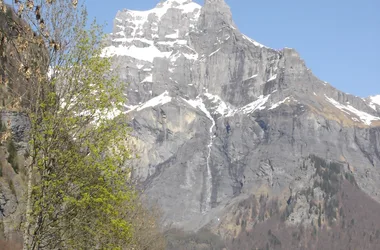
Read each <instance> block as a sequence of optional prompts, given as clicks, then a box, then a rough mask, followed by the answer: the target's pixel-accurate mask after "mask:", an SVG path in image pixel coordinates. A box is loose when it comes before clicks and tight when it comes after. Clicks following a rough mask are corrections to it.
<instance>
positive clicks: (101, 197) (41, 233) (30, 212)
mask: <svg viewBox="0 0 380 250" xmlns="http://www.w3.org/2000/svg"><path fill="white" fill-rule="evenodd" d="M12 7H13V9H14V12H12V13H17V15H18V16H19V17H20V18H22V19H21V21H17V20H18V19H17V18H15V17H14V14H12V13H10V14H9V15H8V16H9V18H8V16H7V17H6V22H7V25H8V26H7V27H11V30H15V32H13V33H12V32H10V33H7V32H5V31H4V29H3V30H0V34H1V38H2V40H3V41H4V40H6V42H7V43H2V44H0V49H2V51H4V48H6V49H7V51H14V52H15V54H16V56H13V57H12V58H10V59H11V60H12V62H13V64H12V65H13V68H12V67H11V70H9V67H8V68H7V69H5V66H4V65H5V64H3V71H2V72H3V75H5V77H4V79H6V80H7V81H8V82H14V81H12V80H15V79H16V76H17V77H18V78H20V77H21V78H22V80H23V81H24V82H25V83H27V84H28V88H26V90H24V91H22V92H17V93H14V94H15V97H17V98H15V99H16V100H18V105H13V107H14V106H16V107H18V108H19V109H21V110H22V111H24V112H26V113H27V114H28V115H29V117H30V120H31V125H32V126H31V131H30V149H29V152H28V155H30V158H31V164H30V165H29V166H27V169H26V173H27V191H26V198H25V203H26V205H25V207H26V209H25V221H24V223H23V227H24V242H23V244H24V245H23V249H25V250H26V249H164V240H163V239H162V237H161V235H160V234H159V233H158V228H157V221H156V220H155V219H154V216H153V214H152V213H151V212H149V211H148V210H146V209H145V208H144V207H143V205H142V204H141V203H140V201H139V196H138V193H137V192H136V191H135V190H134V188H133V185H132V184H131V183H130V181H131V180H130V172H129V169H128V168H127V167H126V166H125V163H126V160H127V159H128V158H130V152H129V151H128V148H129V147H128V140H126V139H127V136H128V133H129V129H128V128H127V126H125V124H124V119H123V118H124V115H123V114H121V112H120V110H121V108H122V103H123V101H124V100H123V96H122V91H120V85H121V84H120V82H118V80H117V78H116V77H115V76H114V75H113V74H112V69H111V61H110V59H109V58H105V57H102V56H101V51H102V44H101V41H102V38H103V36H102V32H101V27H99V26H98V25H96V24H95V23H94V24H92V25H91V27H90V28H89V29H87V28H86V27H87V19H86V16H87V14H86V11H85V9H84V7H83V6H82V5H80V4H78V1H75V0H73V1H71V0H70V1H69V0H60V1H54V0H46V1H42V0H41V1H33V0H24V1H21V0H19V1H14V3H13V6H12ZM0 10H3V12H4V13H8V12H9V6H8V7H7V6H6V5H5V4H4V3H3V2H2V1H1V0H0ZM15 20H16V21H15ZM9 42H11V43H10V44H11V45H12V48H9V45H8V44H9ZM26 52H27V53H26ZM22 53H24V54H22ZM3 55H5V54H4V53H3ZM5 56H7V55H5ZM14 65H17V66H14ZM15 71H17V72H18V74H15V73H14V72H15ZM10 92H12V91H10ZM143 236H144V237H143Z"/></svg>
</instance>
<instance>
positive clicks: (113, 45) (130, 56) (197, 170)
mask: <svg viewBox="0 0 380 250" xmlns="http://www.w3.org/2000/svg"><path fill="white" fill-rule="evenodd" d="M104 55H105V56H112V57H113V61H114V67H115V70H117V71H118V73H119V75H120V76H121V78H122V79H123V80H125V81H126V82H128V83H130V84H129V85H128V87H127V88H126V89H125V90H124V91H125V94H126V96H127V97H128V101H127V103H126V108H127V112H128V114H129V121H128V122H129V124H130V125H131V126H132V127H133V129H134V131H133V135H134V141H135V144H136V151H137V152H138V154H139V155H140V156H141V158H139V159H136V160H133V161H132V165H133V167H134V169H135V171H134V175H135V177H136V178H138V179H139V180H140V182H141V183H142V184H143V186H144V189H145V194H146V196H147V198H148V200H150V201H151V202H153V203H158V204H159V205H160V206H161V207H162V209H163V212H164V221H165V223H166V224H170V225H172V226H177V227H182V228H184V229H186V230H197V229H199V228H202V227H204V226H205V225H209V226H211V228H219V229H220V230H225V231H226V232H228V231H229V230H231V228H230V227H228V226H227V225H226V226H225V227H224V228H223V227H221V226H220V225H224V224H223V221H228V218H229V217H230V210H229V209H228V207H229V206H232V205H234V204H237V202H240V201H241V200H244V199H246V198H247V197H250V196H251V195H255V197H260V195H261V194H263V195H265V196H268V197H269V199H276V200H278V204H279V210H280V211H282V210H283V209H285V208H286V203H287V201H289V197H293V196H295V195H297V194H299V193H300V192H302V191H303V190H307V189H308V188H313V187H310V183H311V185H312V183H314V181H315V180H316V178H317V177H316V176H315V168H314V167H308V168H306V169H305V168H304V166H305V162H307V161H308V159H309V158H310V156H311V155H314V156H316V157H319V158H321V159H325V160H326V161H327V162H333V163H334V162H335V163H339V164H341V165H342V172H343V173H344V172H347V173H350V174H352V176H353V178H354V179H355V180H356V182H357V185H358V187H359V188H360V190H362V191H363V192H364V193H366V194H367V195H368V197H371V198H369V199H374V200H376V201H379V200H380V198H379V194H380V192H379V191H380V184H379V183H380V182H378V180H379V175H380V171H379V170H380V150H379V149H380V127H379V126H380V106H379V104H376V102H377V101H376V100H377V99H376V98H375V97H372V98H367V99H362V98H359V97H356V96H353V95H349V94H345V93H343V92H341V91H339V90H337V89H335V88H334V87H332V86H331V85H329V84H328V83H326V82H324V81H321V80H319V79H318V78H317V77H316V76H314V75H313V73H312V72H311V70H310V69H308V68H307V66H306V64H305V62H304V61H303V60H302V58H301V57H300V55H299V54H298V53H297V52H296V51H295V50H294V49H290V48H284V49H282V50H274V49H271V48H268V47H265V46H264V45H261V44H259V43H257V42H256V41H254V40H252V39H250V38H248V37H247V36H245V35H244V34H242V33H241V32H240V31H239V30H238V29H237V27H236V26H235V24H234V23H233V21H232V15H231V12H230V9H229V7H228V6H227V5H226V3H225V2H224V1H222V0H208V1H205V4H204V6H203V7H201V6H199V5H198V4H196V3H194V2H191V1H183V0H182V1H180V0H177V1H175V0H169V1H164V2H161V3H159V4H158V5H157V7H156V8H155V9H153V10H150V11H130V10H123V11H120V12H118V13H117V16H116V18H115V21H114V31H113V33H112V34H110V35H109V37H108V39H107V47H106V49H105V50H104ZM306 165H307V164H306ZM310 166H312V165H310ZM316 192H317V193H318V190H317V191H316ZM319 195H321V197H322V198H321V199H322V200H323V199H325V198H324V197H323V196H324V195H325V192H323V191H320V192H319ZM296 202H297V203H298V204H299V206H301V205H302V206H306V205H305V204H308V203H309V201H307V200H306V201H302V199H298V200H296ZM376 204H377V203H376ZM302 206H301V207H302ZM303 211H304V210H302V209H296V213H295V214H293V215H292V216H291V218H293V222H294V223H293V224H305V221H308V223H310V218H309V217H310V214H309V212H308V210H307V211H306V210H305V211H306V212H303ZM287 220H288V219H287Z"/></svg>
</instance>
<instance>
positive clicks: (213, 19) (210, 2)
mask: <svg viewBox="0 0 380 250" xmlns="http://www.w3.org/2000/svg"><path fill="white" fill-rule="evenodd" d="M226 25H231V26H233V27H235V28H236V26H235V24H234V22H233V20H232V13H231V10H230V7H229V6H228V5H227V4H226V2H225V1H224V0H205V4H204V6H203V8H202V12H201V18H200V21H199V23H198V26H199V27H200V28H203V29H219V28H221V27H223V26H226Z"/></svg>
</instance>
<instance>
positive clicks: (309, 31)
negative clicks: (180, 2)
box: [87, 0, 380, 97]
mask: <svg viewBox="0 0 380 250" xmlns="http://www.w3.org/2000/svg"><path fill="white" fill-rule="evenodd" d="M193 1H195V2H197V3H199V4H201V5H203V0H193ZM158 2H159V0H108V1H105V0H87V7H88V12H89V15H90V17H96V18H97V20H98V21H100V22H101V23H104V22H107V23H108V26H106V32H107V33H108V32H111V30H112V21H113V19H114V17H115V15H116V12H117V11H118V10H121V9H134V10H147V9H151V8H153V7H154V6H155V5H156V4H157V3H158ZM226 2H227V4H228V5H229V6H230V7H231V10H232V15H233V18H234V21H235V23H236V25H237V26H238V28H239V29H240V31H241V32H243V33H244V34H246V35H248V36H249V37H251V38H252V39H254V40H256V41H258V42H260V43H262V44H264V45H266V46H269V47H272V48H275V49H281V48H283V47H290V48H295V49H296V50H297V51H298V52H299V53H300V55H301V57H302V58H303V59H304V60H305V61H306V64H307V66H308V67H309V68H310V69H311V70H312V71H313V72H314V74H315V75H316V76H317V77H318V78H320V79H322V80H324V81H327V82H329V83H330V84H332V85H333V86H334V87H336V88H338V89H340V90H342V91H344V92H347V93H350V94H354V95H358V96H361V97H366V96H369V95H375V94H380V80H379V79H380V78H379V74H380V61H379V58H380V0H360V1H359V0H287V1H285V0H270V1H269V0H259V1H258V0H226Z"/></svg>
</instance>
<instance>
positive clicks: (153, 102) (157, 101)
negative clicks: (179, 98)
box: [126, 91, 172, 113]
mask: <svg viewBox="0 0 380 250" xmlns="http://www.w3.org/2000/svg"><path fill="white" fill-rule="evenodd" d="M171 101H172V97H171V96H170V95H169V92H168V91H165V92H163V93H162V94H161V95H159V96H156V97H153V98H152V99H150V100H149V101H147V102H145V103H143V104H141V105H135V106H126V107H127V108H129V110H128V111H127V112H126V113H129V112H131V111H141V110H143V109H146V108H150V107H156V106H161V105H164V104H166V103H169V102H171Z"/></svg>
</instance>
